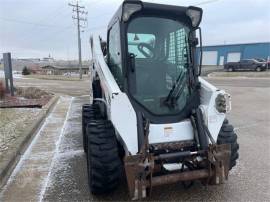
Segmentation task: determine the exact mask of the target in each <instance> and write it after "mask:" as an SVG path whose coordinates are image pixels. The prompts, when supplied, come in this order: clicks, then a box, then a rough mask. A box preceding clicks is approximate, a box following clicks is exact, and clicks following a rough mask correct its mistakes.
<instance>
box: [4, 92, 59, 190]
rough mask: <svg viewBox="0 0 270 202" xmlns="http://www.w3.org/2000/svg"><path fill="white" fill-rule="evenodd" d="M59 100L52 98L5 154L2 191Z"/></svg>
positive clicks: (57, 97) (55, 97)
mask: <svg viewBox="0 0 270 202" xmlns="http://www.w3.org/2000/svg"><path fill="white" fill-rule="evenodd" d="M58 99H59V96H54V97H52V98H51V100H50V101H49V102H48V103H47V104H46V105H45V106H44V107H43V108H42V110H41V112H40V113H39V115H38V117H37V119H36V120H35V121H34V122H33V123H32V124H30V126H29V127H27V128H26V129H25V130H23V131H22V134H21V135H20V137H19V138H17V139H16V141H15V143H14V145H15V146H14V147H11V148H10V149H8V151H7V152H6V153H5V154H4V155H5V156H4V157H3V159H2V160H1V162H0V189H1V188H3V186H4V185H5V184H6V183H7V181H8V179H9V177H10V175H11V174H12V171H13V170H14V168H15V167H16V165H17V163H18V162H19V160H20V158H21V156H22V155H23V154H24V152H25V150H26V149H27V147H28V146H29V145H30V143H31V141H32V139H33V138H34V137H35V135H36V131H37V130H38V129H39V128H40V127H41V126H42V124H43V122H44V121H45V119H46V117H47V115H48V114H49V113H50V111H51V110H52V109H53V107H54V106H55V104H56V102H57V101H58Z"/></svg>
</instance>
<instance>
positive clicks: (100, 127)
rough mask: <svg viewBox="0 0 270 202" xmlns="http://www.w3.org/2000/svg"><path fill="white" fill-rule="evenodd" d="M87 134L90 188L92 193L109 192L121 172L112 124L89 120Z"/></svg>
mask: <svg viewBox="0 0 270 202" xmlns="http://www.w3.org/2000/svg"><path fill="white" fill-rule="evenodd" d="M87 135H88V155H87V169H88V182H89V187H90V190H91V192H92V193H93V194H104V193H109V192H111V191H113V190H114V189H115V188H116V187H117V185H118V184H119V181H120V178H121V172H122V162H121V159H120V157H119V153H118V146H117V140H116V136H115V132H114V128H113V125H112V123H111V122H110V121H108V120H99V121H93V122H90V123H89V124H88V125H87Z"/></svg>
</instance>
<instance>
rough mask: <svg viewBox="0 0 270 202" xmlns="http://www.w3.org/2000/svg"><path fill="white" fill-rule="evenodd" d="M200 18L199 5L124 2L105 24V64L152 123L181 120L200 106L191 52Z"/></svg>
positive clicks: (192, 52)
mask: <svg viewBox="0 0 270 202" xmlns="http://www.w3.org/2000/svg"><path fill="white" fill-rule="evenodd" d="M201 17H202V10H201V9H200V8H197V7H180V6H168V5H160V4H152V3H145V2H141V1H125V2H124V3H123V4H122V5H121V7H120V8H119V10H118V11H117V13H116V14H115V16H114V18H113V19H112V21H111V22H110V24H109V28H108V29H109V31H108V47H107V50H108V66H109V67H110V70H111V72H112V74H113V75H114V78H115V79H116V82H117V83H118V85H119V87H120V89H121V90H122V91H124V92H125V93H127V95H128V96H129V97H130V98H131V99H130V100H131V102H132V104H133V106H134V108H136V109H138V110H136V111H140V112H141V113H143V114H144V115H145V116H147V117H148V118H149V119H150V120H151V122H156V123H159V122H162V123H164V120H165V119H164V117H167V118H166V120H167V121H168V122H172V121H179V120H181V119H184V118H186V117H187V116H189V114H190V113H191V110H192V109H194V108H196V106H198V105H199V92H198V86H199V82H198V78H197V77H198V68H196V67H197V65H196V62H195V59H194V58H195V57H194V55H195V47H196V45H197V42H198V40H197V39H196V36H195V31H196V29H197V28H198V25H199V23H200V21H201ZM120 39H121V40H120ZM123 39H124V40H123Z"/></svg>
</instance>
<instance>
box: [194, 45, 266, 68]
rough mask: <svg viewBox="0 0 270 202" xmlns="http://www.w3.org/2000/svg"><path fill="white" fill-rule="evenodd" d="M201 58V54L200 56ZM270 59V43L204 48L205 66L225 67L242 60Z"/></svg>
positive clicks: (203, 62)
mask: <svg viewBox="0 0 270 202" xmlns="http://www.w3.org/2000/svg"><path fill="white" fill-rule="evenodd" d="M198 57H199V54H198ZM251 58H263V59H266V60H267V59H269V58H270V42H265V43H246V44H228V45H214V46H204V47H203V61H202V64H203V65H224V64H225V63H227V62H238V61H239V60H241V59H251Z"/></svg>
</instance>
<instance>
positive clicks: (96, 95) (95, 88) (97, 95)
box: [92, 80, 102, 99]
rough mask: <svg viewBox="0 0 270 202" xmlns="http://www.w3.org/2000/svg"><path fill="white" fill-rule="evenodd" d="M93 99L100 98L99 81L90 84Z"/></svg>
mask: <svg viewBox="0 0 270 202" xmlns="http://www.w3.org/2000/svg"><path fill="white" fill-rule="evenodd" d="M92 91H93V98H94V99H95V98H102V91H101V87H100V81H99V80H94V81H93V83H92Z"/></svg>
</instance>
